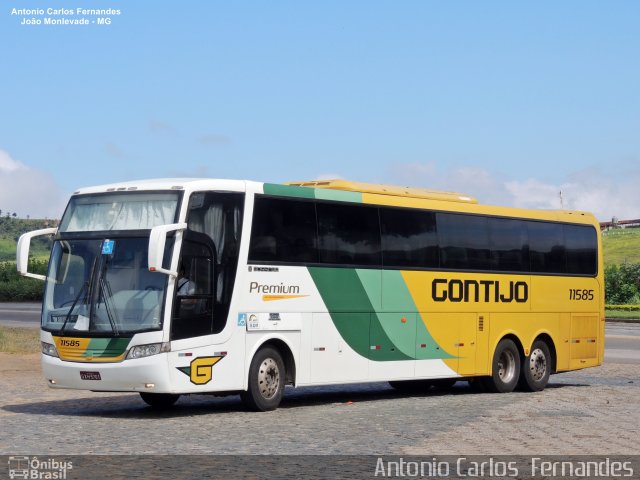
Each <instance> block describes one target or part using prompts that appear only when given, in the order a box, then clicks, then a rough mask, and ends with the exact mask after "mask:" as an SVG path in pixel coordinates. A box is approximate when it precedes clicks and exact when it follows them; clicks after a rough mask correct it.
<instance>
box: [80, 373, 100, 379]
mask: <svg viewBox="0 0 640 480" xmlns="http://www.w3.org/2000/svg"><path fill="white" fill-rule="evenodd" d="M80 378H81V379H82V380H102V378H100V372H80Z"/></svg>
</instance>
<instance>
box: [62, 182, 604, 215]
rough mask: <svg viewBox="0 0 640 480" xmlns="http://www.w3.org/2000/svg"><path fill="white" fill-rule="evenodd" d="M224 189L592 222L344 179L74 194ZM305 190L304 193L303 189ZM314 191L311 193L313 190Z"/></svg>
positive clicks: (147, 185)
mask: <svg viewBox="0 0 640 480" xmlns="http://www.w3.org/2000/svg"><path fill="white" fill-rule="evenodd" d="M207 189H215V190H227V191H239V192H243V191H259V192H261V193H262V191H264V193H273V194H276V195H285V196H293V197H298V196H303V197H311V198H322V199H327V200H331V199H333V200H342V201H352V202H353V201H355V202H361V203H369V204H378V205H390V206H402V207H413V208H427V209H435V210H447V211H456V212H468V213H483V214H489V215H497V216H507V217H528V218H538V219H546V220H560V221H567V222H580V223H592V224H596V223H597V220H596V219H595V217H594V216H593V215H592V214H590V213H587V212H581V211H573V210H532V209H521V208H513V207H502V206H494V205H485V204H480V203H478V200H476V199H475V198H473V197H471V196H468V195H465V194H462V193H454V192H442V191H437V190H429V189H422V188H414V187H402V186H396V185H383V184H374V183H364V182H351V181H348V180H312V181H304V182H289V183H286V184H284V185H283V184H280V185H277V184H269V183H261V182H253V181H247V180H227V179H213V178H160V179H146V180H134V181H128V182H119V183H113V184H108V185H99V186H93V187H86V188H81V189H79V190H77V191H75V192H74V194H76V195H78V194H91V193H107V192H122V191H136V190H137V191H150V190H178V191H180V190H190V191H198V190H207ZM305 191H306V192H308V193H307V194H305V193H304V192H305ZM313 192H315V193H313Z"/></svg>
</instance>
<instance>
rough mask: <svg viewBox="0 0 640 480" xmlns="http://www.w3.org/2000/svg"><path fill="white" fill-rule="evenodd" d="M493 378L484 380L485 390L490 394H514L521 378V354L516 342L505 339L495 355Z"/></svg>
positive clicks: (492, 369) (492, 370)
mask: <svg viewBox="0 0 640 480" xmlns="http://www.w3.org/2000/svg"><path fill="white" fill-rule="evenodd" d="M491 372H492V373H491V376H490V377H487V378H485V379H484V384H485V388H486V390H487V391H489V392H494V393H508V392H512V391H513V390H514V389H515V388H516V385H518V379H519V378H520V352H519V351H518V347H517V346H516V344H515V342H514V341H513V340H511V339H509V338H503V339H502V340H500V343H498V346H497V347H496V351H495V352H494V354H493V363H492V368H491Z"/></svg>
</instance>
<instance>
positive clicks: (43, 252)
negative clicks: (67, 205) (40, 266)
mask: <svg viewBox="0 0 640 480" xmlns="http://www.w3.org/2000/svg"><path fill="white" fill-rule="evenodd" d="M56 224H57V221H56V220H25V219H22V218H9V217H2V218H0V262H5V261H15V259H16V243H17V242H18V238H19V237H20V235H22V234H23V233H25V232H30V231H32V230H39V229H41V228H47V227H50V226H54V225H56ZM50 250H51V245H50V241H49V240H47V239H45V238H36V239H34V241H33V243H32V245H31V255H32V256H33V257H36V258H39V259H48V258H49V252H50Z"/></svg>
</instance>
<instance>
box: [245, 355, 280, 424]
mask: <svg viewBox="0 0 640 480" xmlns="http://www.w3.org/2000/svg"><path fill="white" fill-rule="evenodd" d="M285 379H286V373H285V368H284V362H283V360H282V356H281V355H280V352H278V350H276V349H275V348H273V347H263V348H261V349H260V350H258V352H257V353H256V354H255V356H254V357H253V360H251V366H250V367H249V383H248V388H247V391H246V392H242V393H241V394H240V397H241V398H242V401H243V402H244V403H245V405H246V406H247V407H249V408H250V409H251V410H255V411H258V412H266V411H269V410H275V409H276V408H278V405H280V402H281V401H282V397H283V396H284V384H285Z"/></svg>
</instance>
